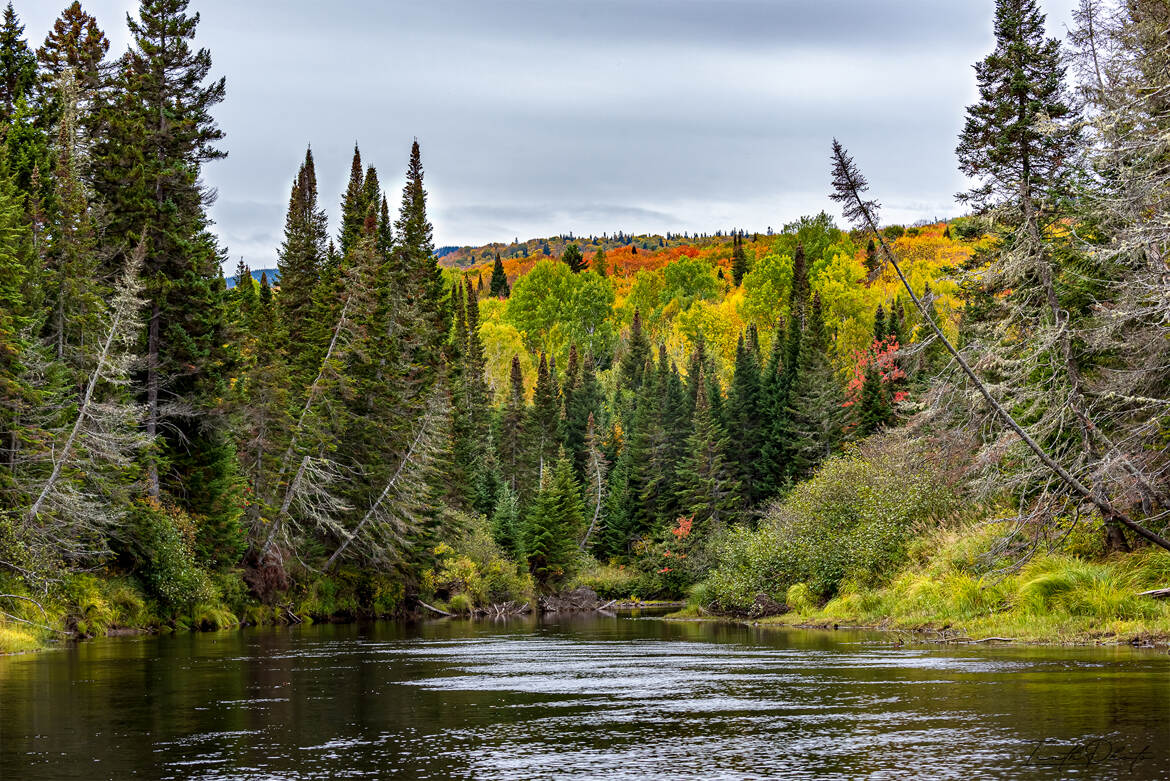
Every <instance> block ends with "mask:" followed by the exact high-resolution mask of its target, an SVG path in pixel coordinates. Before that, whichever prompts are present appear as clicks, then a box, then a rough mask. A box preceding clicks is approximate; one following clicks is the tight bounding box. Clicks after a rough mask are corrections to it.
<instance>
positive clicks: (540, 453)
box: [528, 353, 561, 480]
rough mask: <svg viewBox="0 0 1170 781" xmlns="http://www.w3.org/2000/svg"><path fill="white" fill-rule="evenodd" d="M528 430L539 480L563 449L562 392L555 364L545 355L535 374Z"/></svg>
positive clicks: (531, 464)
mask: <svg viewBox="0 0 1170 781" xmlns="http://www.w3.org/2000/svg"><path fill="white" fill-rule="evenodd" d="M528 430H529V432H530V436H531V443H530V444H531V446H532V450H531V453H530V455H529V465H530V469H531V470H532V471H533V472H534V473H535V474H536V478H537V480H541V479H543V477H544V474H545V472H547V471H548V470H549V469H550V468H551V467H552V463H553V461H554V460H555V459H556V455H557V453H558V452H559V451H560V449H561V436H560V435H561V393H560V387H559V385H558V382H557V374H556V363H555V362H550V361H549V360H548V357H547V356H545V355H544V354H543V353H542V354H541V356H540V365H539V368H538V369H537V373H536V389H535V391H534V392H533V396H532V415H531V418H530V422H529V426H528Z"/></svg>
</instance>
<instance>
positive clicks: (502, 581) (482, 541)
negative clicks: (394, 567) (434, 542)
mask: <svg viewBox="0 0 1170 781" xmlns="http://www.w3.org/2000/svg"><path fill="white" fill-rule="evenodd" d="M461 520H462V522H461V523H459V524H458V525H457V526H458V527H460V528H462V529H464V532H463V534H462V535H461V537H460V538H459V539H457V540H454V541H452V542H451V543H450V544H448V543H445V542H444V543H440V544H439V545H438V546H436V548H435V550H434V554H435V557H436V563H435V566H434V567H433V568H431V569H428V570H426V571H425V572H423V576H422V586H421V591H422V597H423V598H424V599H428V600H429V599H430V598H435V597H437V598H439V599H443V600H447V599H451V600H453V599H454V598H455V597H456V596H457V595H464V596H466V597H467V599H469V600H471V604H472V607H486V606H487V605H491V604H497V603H500V602H509V601H518V600H527V599H529V598H530V597H531V595H532V592H533V589H534V584H533V581H532V576H531V575H529V574H528V573H527V572H526V571H522V570H521V569H520V567H519V565H517V563H516V562H514V561H512V560H510V559H509V558H507V556H505V555H504V552H503V550H502V549H501V548H500V546H499V545H497V544H496V542H495V540H494V539H493V538H492V534H491V531H490V527H489V524H488V521H487V519H486V518H484V517H483V516H474V517H464V518H462V519H461Z"/></svg>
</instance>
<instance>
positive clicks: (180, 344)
mask: <svg viewBox="0 0 1170 781" xmlns="http://www.w3.org/2000/svg"><path fill="white" fill-rule="evenodd" d="M128 23H129V27H130V34H131V37H132V45H131V47H130V49H129V51H128V52H127V53H126V54H125V55H124V57H123V60H122V65H121V71H120V76H119V83H118V85H117V89H116V90H115V92H114V94H115V96H116V99H115V100H114V101H113V102H112V103H111V104H110V105H109V106H108V107H107V110H106V116H105V126H106V128H107V132H106V134H105V136H104V138H103V140H102V143H101V144H100V145H99V148H98V150H97V157H98V161H97V162H98V164H97V165H96V166H95V170H97V171H98V172H99V174H100V175H99V179H98V186H99V191H100V193H101V195H102V196H103V197H104V199H105V201H106V203H107V204H108V207H109V212H110V223H111V224H110V226H109V228H108V230H107V233H108V235H110V236H111V237H116V238H114V241H115V242H117V241H121V240H122V238H123V237H126V236H130V237H134V238H135V239H136V240H141V241H142V242H144V243H145V246H146V263H145V273H144V282H145V286H144V287H145V295H146V297H147V299H148V302H149V303H148V307H149V312H148V313H147V317H148V321H147V323H148V324H147V334H146V339H145V355H144V360H145V365H146V370H145V373H146V377H145V388H144V396H145V399H144V401H145V404H146V415H147V417H146V433H147V435H148V436H149V437H151V438H152V439H153V438H154V437H155V435H156V434H158V435H161V436H160V438H159V442H160V447H159V448H158V449H157V451H156V455H157V458H153V459H151V460H150V461H149V462H148V463H147V492H148V494H149V495H150V496H151V497H154V498H157V497H159V496H160V494H161V493H162V491H163V490H164V489H166V490H168V491H169V492H170V493H171V496H172V497H173V498H175V499H176V501H179V503H180V504H181V506H182V507H183V508H184V509H186V510H187V511H188V512H191V513H192V514H194V515H196V516H198V517H201V518H202V519H204V523H205V528H206V529H209V530H211V529H216V528H221V527H228V526H231V525H232V524H233V523H235V522H236V521H235V519H237V518H238V507H239V504H240V501H239V496H238V491H237V488H238V486H237V485H236V479H235V477H234V474H235V470H236V465H235V463H234V458H233V457H232V456H231V450H230V447H228V443H227V439H226V435H225V432H224V431H223V430H222V429H221V428H219V427H217V426H215V425H212V423H213V421H214V420H216V418H215V417H213V416H212V415H211V413H212V412H213V411H214V407H215V405H216V404H217V403H218V401H217V400H218V399H221V398H223V397H224V396H225V395H226V393H225V388H226V382H227V369H228V367H227V360H228V358H229V356H228V355H227V354H226V352H225V349H224V345H225V343H226V338H225V334H224V310H223V297H224V283H223V276H222V274H221V273H220V271H219V267H220V264H221V262H222V257H221V251H220V249H219V248H218V246H217V245H216V243H215V239H214V237H213V236H212V235H211V233H210V232H209V230H208V221H207V217H206V214H205V211H204V207H205V205H206V203H207V201H208V200H209V198H210V193H209V192H208V191H207V190H206V189H205V188H204V187H203V186H202V184H201V182H200V171H201V167H202V165H203V164H204V163H207V162H209V161H213V160H216V159H219V158H221V157H223V156H224V155H225V153H224V152H223V151H221V150H219V149H217V148H216V146H215V145H216V143H217V142H218V141H220V140H221V139H222V138H223V132H222V131H221V130H220V129H219V128H218V127H217V126H216V124H215V122H214V120H213V119H212V118H211V110H212V108H214V106H216V105H217V104H218V103H220V102H221V101H222V100H223V97H224V80H223V79H222V78H221V79H219V80H215V81H211V82H209V83H206V82H207V78H208V74H209V73H210V70H211V55H210V53H209V52H208V51H207V50H206V49H198V50H192V48H191V41H192V40H193V39H194V37H195V30H196V27H197V26H198V23H199V17H198V15H188V14H187V2H186V0H143V2H142V4H141V6H140V9H139V18H138V19H133V18H131V19H129V20H128ZM115 249H116V248H115ZM123 257H124V250H121V251H115V252H113V253H111V259H112V260H114V261H115V262H121V259H122V258H123ZM171 409H185V410H186V412H185V414H182V415H172V414H169V413H168V412H167V410H171Z"/></svg>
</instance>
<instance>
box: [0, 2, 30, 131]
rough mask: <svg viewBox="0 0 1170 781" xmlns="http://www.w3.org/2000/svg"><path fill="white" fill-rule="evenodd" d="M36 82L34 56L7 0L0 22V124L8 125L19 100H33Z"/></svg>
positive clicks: (22, 26)
mask: <svg viewBox="0 0 1170 781" xmlns="http://www.w3.org/2000/svg"><path fill="white" fill-rule="evenodd" d="M37 81H38V78H37V58H36V55H34V54H33V52H32V49H30V48H29V45H28V42H27V41H26V40H25V39H24V25H23V24H21V23H20V18H19V17H18V16H17V15H16V11H15V9H13V7H12V3H11V0H10V2H9V3H8V5H7V6H5V8H4V20H3V22H2V23H0V125H2V124H11V122H12V118H13V116H14V115H15V114H16V108H17V104H18V103H19V102H20V101H21V100H24V101H26V102H29V103H31V102H32V101H33V100H34V99H35V95H36V93H35V90H36V87H37Z"/></svg>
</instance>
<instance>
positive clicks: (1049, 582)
mask: <svg viewBox="0 0 1170 781" xmlns="http://www.w3.org/2000/svg"><path fill="white" fill-rule="evenodd" d="M949 462H951V459H949V458H948V457H947V454H946V453H944V452H935V451H932V449H931V446H930V445H929V444H928V443H925V442H922V441H917V440H912V439H910V438H908V437H906V436H904V435H896V436H887V437H884V438H875V439H872V440H870V441H868V442H866V443H864V444H863V446H860V447H858V448H855V449H853V450H852V451H850V452H848V453H846V454H845V455H843V456H841V457H838V458H834V459H832V460H830V461H829V462H828V463H826V464H825V466H824V467H823V468H822V469H821V470H819V471H818V473H817V474H816V475H815V476H813V477H812V478H811V479H810V480H808V481H806V482H805V483H802V484H800V485H798V486H796V487H795V488H794V489H793V491H792V492H791V493H790V494H789V495H788V496H787V497H786V498H785V499H784V500H783V501H782V502H780V503H778V504H777V505H776V506H774V507H773V508H771V510H770V511H769V512H768V514H767V515H766V517H765V518H764V519H762V520H761V522H760V524H759V526H758V528H756V529H755V530H738V531H736V532H734V533H732V534H729V535H728V536H727V537H726V538H725V539H724V540H723V541H722V543H720V544H719V545H717V550H716V553H715V559H716V561H717V562H718V563H717V565H716V566H715V567H714V569H713V570H712V571H711V573H710V574H709V576H708V577H707V578H706V579H705V580H704V581H702V582H701V583H699V584H698V585H697V586H695V588H694V589H692V592H691V607H690V608H689V610H688V611H686V612H685V613H684V614H686V615H693V616H701V615H711V614H716V615H724V616H730V617H739V618H750V619H752V620H759V621H761V622H771V623H776V624H783V625H798V624H799V625H806V626H807V625H812V626H833V625H848V626H866V627H881V628H890V629H906V630H936V631H940V632H943V633H945V634H946V635H947V636H951V637H967V638H971V639H976V640H977V639H983V638H987V637H1005V638H1011V639H1014V640H1020V641H1025V642H1051V643H1094V642H1126V643H1128V642H1138V643H1144V642H1158V643H1163V644H1164V643H1167V642H1170V601H1167V600H1157V599H1153V598H1151V597H1148V596H1141V595H1140V594H1141V592H1143V591H1147V590H1151V589H1157V588H1166V587H1170V554H1167V553H1166V552H1165V551H1163V550H1160V549H1156V548H1141V549H1138V550H1136V551H1135V552H1133V553H1125V554H1121V553H1118V554H1113V555H1106V551H1105V550H1104V545H1103V540H1104V533H1103V530H1102V528H1101V524H1100V521H1099V520H1093V519H1091V518H1081V519H1079V520H1077V521H1075V522H1074V521H1072V520H1070V519H1059V518H1058V519H1055V520H1054V521H1053V522H1051V523H1050V524H1049V525H1047V526H1045V527H1043V528H1028V529H1024V530H1020V529H1014V528H1009V525H1008V524H1007V523H1004V522H995V521H989V520H987V518H988V517H991V516H994V515H997V514H998V515H1010V514H1011V510H1010V509H1009V510H1003V508H998V509H1000V510H1002V512H1000V513H996V512H994V511H995V509H997V508H992V507H987V506H981V505H979V504H977V503H971V502H964V501H962V485H961V483H960V481H959V480H957V479H952V478H951V477H950V475H954V474H958V473H959V472H958V471H957V470H954V469H952V468H950V467H948V463H949Z"/></svg>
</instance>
